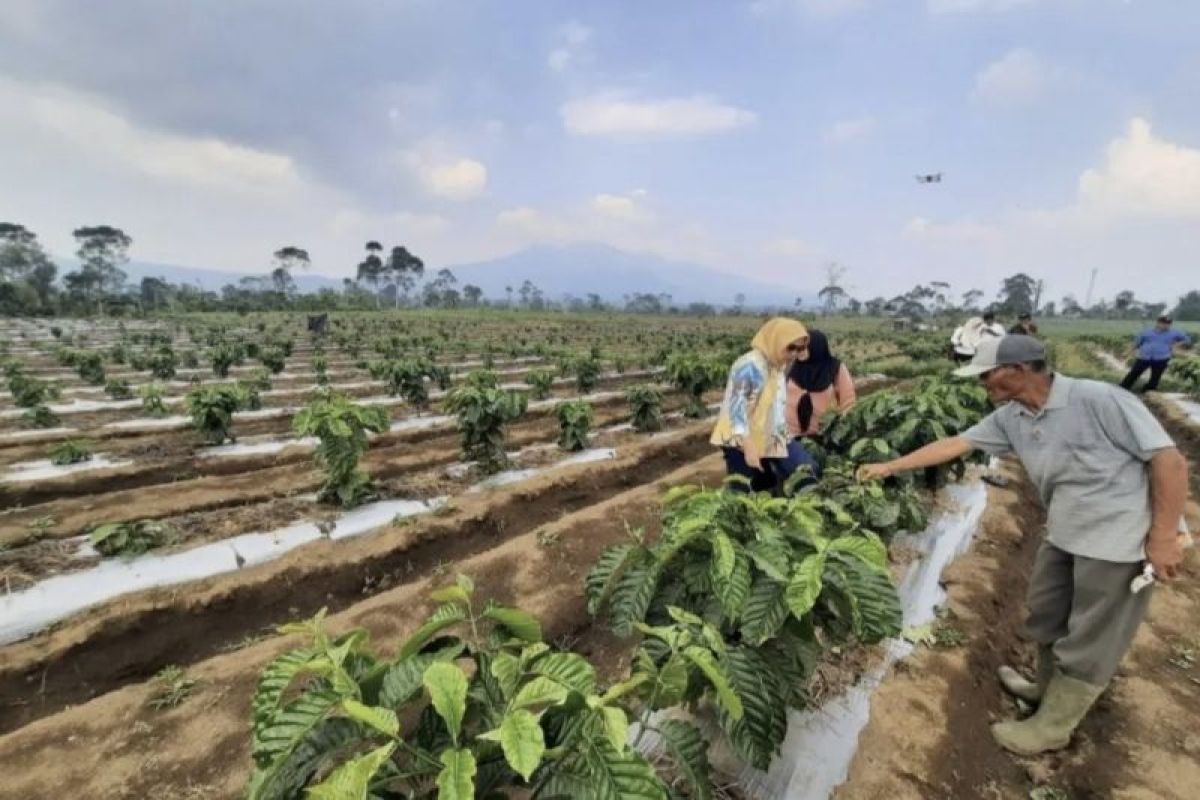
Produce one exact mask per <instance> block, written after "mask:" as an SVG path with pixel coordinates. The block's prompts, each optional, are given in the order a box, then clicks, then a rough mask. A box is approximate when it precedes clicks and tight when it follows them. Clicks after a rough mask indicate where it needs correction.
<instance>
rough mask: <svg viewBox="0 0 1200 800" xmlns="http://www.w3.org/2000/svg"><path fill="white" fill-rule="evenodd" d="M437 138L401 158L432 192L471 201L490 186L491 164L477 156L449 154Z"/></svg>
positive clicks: (407, 152) (409, 151)
mask: <svg viewBox="0 0 1200 800" xmlns="http://www.w3.org/2000/svg"><path fill="white" fill-rule="evenodd" d="M445 150H446V148H445V147H443V146H442V145H441V144H439V143H438V142H435V141H428V142H424V143H422V144H420V145H418V146H417V147H415V148H413V149H411V150H408V151H406V152H404V153H403V154H402V155H401V161H402V162H403V163H404V164H405V165H406V166H407V167H408V168H409V169H410V170H411V171H412V172H413V173H414V174H415V175H416V176H417V178H418V179H419V180H420V181H421V185H422V186H424V187H425V190H426V191H427V192H429V193H430V194H433V195H436V196H438V197H444V198H446V199H448V200H471V199H473V198H475V197H478V196H479V195H481V194H483V191H484V189H486V188H487V167H486V166H484V164H483V163H482V162H479V161H476V160H475V159H473V158H464V157H461V156H448V155H445Z"/></svg>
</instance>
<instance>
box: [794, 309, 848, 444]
mask: <svg viewBox="0 0 1200 800" xmlns="http://www.w3.org/2000/svg"><path fill="white" fill-rule="evenodd" d="M856 399H857V395H855V393H854V380H853V378H851V377H850V370H848V369H846V365H845V364H843V363H842V362H841V361H840V360H838V359H837V358H834V356H833V353H831V352H830V351H829V339H828V338H826V336H825V334H824V333H822V332H821V331H818V330H811V329H810V330H809V342H808V350H807V351H806V352H802V353H799V354H797V356H796V361H795V363H793V364H792V368H791V369H790V370H788V379H787V421H788V431H789V433H791V435H792V436H793V437H797V436H816V435H817V434H818V433H820V432H821V416H822V415H823V414H824V413H825V412H826V411H828V410H830V409H837V410H840V411H844V410H846V409H847V408H849V407H850V406H852V405H854V402H855V400H856Z"/></svg>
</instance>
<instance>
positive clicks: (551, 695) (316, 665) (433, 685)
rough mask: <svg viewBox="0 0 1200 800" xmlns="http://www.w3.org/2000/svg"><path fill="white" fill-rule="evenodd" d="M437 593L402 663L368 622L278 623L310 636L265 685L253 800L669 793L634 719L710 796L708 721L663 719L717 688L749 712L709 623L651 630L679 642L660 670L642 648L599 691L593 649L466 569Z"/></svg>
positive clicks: (730, 705)
mask: <svg viewBox="0 0 1200 800" xmlns="http://www.w3.org/2000/svg"><path fill="white" fill-rule="evenodd" d="M431 597H432V599H433V600H434V601H436V602H437V603H439V604H440V605H438V607H437V609H436V610H435V611H434V612H433V614H432V615H431V616H430V617H429V618H428V619H427V621H426V622H425V623H424V624H423V625H422V626H421V627H419V628H417V630H416V631H415V632H413V633H412V635H411V636H410V637H409V638H408V639H407V640H406V641H405V642H404V643H403V644H402V645H401V646H400V650H399V653H398V654H397V656H396V657H395V658H394V659H386V658H383V657H381V656H380V655H379V654H378V653H377V652H376V651H375V650H374V649H373V648H371V647H370V646H369V643H368V640H367V635H366V632H365V631H363V630H361V629H358V630H352V631H349V632H347V633H345V634H342V635H341V636H337V637H331V636H330V635H329V634H328V633H326V631H325V628H324V624H323V616H324V612H323V611H322V612H321V613H318V614H317V616H316V617H314V618H313V619H311V620H309V621H307V622H304V623H299V624H292V625H286V626H284V627H283V628H281V632H282V633H302V634H305V635H306V636H307V639H308V642H307V644H305V645H304V646H303V647H301V648H299V649H296V650H292V651H289V652H287V653H285V654H283V655H282V656H280V657H278V658H277V659H275V660H274V661H272V662H271V663H270V664H269V665H268V666H267V667H266V669H265V670H264V672H263V674H262V676H261V678H260V680H259V684H258V689H257V691H256V692H255V694H254V698H253V701H252V715H251V717H252V718H251V724H252V731H253V739H252V744H251V757H252V759H253V772H252V774H251V777H250V783H249V787H248V790H247V798H248V800H292V799H293V798H295V799H297V800H298V798H300V797H301V796H302V794H303V796H304V797H309V798H326V799H327V800H332V799H333V798H367V797H370V798H378V800H400V799H401V798H415V799H417V800H433V798H438V800H472V799H473V798H483V797H508V796H524V797H533V798H568V797H569V798H592V797H594V798H612V799H613V800H617V798H621V799H622V800H626V799H628V800H643V799H645V800H667V798H668V797H673V796H676V794H675V792H674V791H673V789H672V786H671V785H670V784H669V783H668V781H667V779H666V778H665V776H660V775H659V774H658V773H657V772H656V769H655V766H654V765H652V764H651V763H650V762H649V761H647V760H646V759H645V757H643V756H642V755H641V754H640V753H639V752H638V750H637V748H636V747H635V746H632V745H631V744H630V742H629V738H630V737H629V731H630V718H631V717H636V716H638V715H640V718H641V719H640V721H641V722H642V723H643V727H642V733H641V734H640V735H644V733H645V732H646V731H647V730H652V731H653V732H655V733H657V734H658V735H659V736H661V737H662V738H663V740H664V743H665V744H666V748H665V749H666V755H665V757H664V759H663V767H664V768H665V769H666V770H668V771H669V774H670V775H671V776H677V777H678V778H679V780H680V783H681V785H680V786H679V789H680V790H682V791H684V792H685V793H686V794H687V795H688V796H691V797H696V798H709V797H712V792H713V787H712V785H711V779H710V777H709V775H710V767H709V764H708V759H707V745H706V743H705V742H704V740H703V738H702V736H701V734H700V732H699V731H698V730H697V729H696V728H695V727H694V726H692V725H690V724H688V723H686V722H682V721H680V720H665V721H656V720H657V717H656V716H652V711H653V710H654V709H658V708H667V707H669V706H670V705H673V704H678V703H680V702H682V701H683V699H684V697H685V696H686V695H687V693H688V692H689V691H690V692H693V693H697V692H699V691H702V690H703V689H704V688H705V687H715V688H713V691H714V692H715V693H716V694H717V696H718V697H720V698H722V703H723V705H722V706H721V708H722V710H723V712H725V713H728V714H729V715H731V716H737V717H739V718H740V717H741V716H742V708H741V706H740V699H739V698H738V697H737V696H736V695H735V694H734V693H733V691H732V689H731V687H730V685H729V683H728V680H727V679H726V677H725V675H724V673H723V671H722V670H721V669H720V666H719V664H718V660H719V655H718V654H717V653H715V652H714V651H713V650H712V649H711V646H712V642H710V641H708V640H707V639H705V637H704V634H703V633H701V634H700V635H696V634H694V633H693V632H692V630H691V629H690V628H683V627H680V628H679V629H672V628H663V629H662V630H661V631H654V632H653V633H650V634H648V635H651V636H657V637H660V638H656V639H655V641H659V642H662V644H663V646H662V647H661V648H659V649H663V650H669V652H670V655H669V656H666V657H665V660H664V665H663V666H662V667H660V666H659V664H657V663H656V662H655V660H654V658H653V657H651V656H649V655H646V656H644V657H641V658H640V663H638V665H637V666H636V667H635V669H634V671H633V672H632V674H631V675H630V676H629V678H628V679H627V680H625V681H622V682H620V683H618V684H616V685H614V686H612V687H609V688H608V689H607V690H603V689H602V687H600V685H599V682H598V680H597V677H596V669H595V667H594V666H593V665H592V664H591V663H590V662H589V661H588V660H587V659H586V658H584V657H583V656H581V655H578V654H576V653H571V652H567V651H561V650H556V649H554V648H552V647H551V646H550V645H548V644H546V643H545V642H543V641H542V628H541V624H540V623H539V622H538V620H537V619H536V618H535V617H533V616H531V615H529V614H527V613H526V612H524V611H521V610H520V609H517V608H512V607H508V606H503V605H499V604H496V603H494V602H489V603H486V604H484V605H483V607H482V608H480V607H479V606H478V604H477V603H476V601H475V599H474V585H473V584H472V582H471V581H470V580H469V579H468V578H466V577H465V576H459V578H458V580H457V582H456V583H454V584H451V585H449V586H446V587H444V588H442V589H439V590H437V591H435V592H434V593H433V594H432V595H431ZM670 701H673V702H670ZM402 720H404V721H406V722H405V724H404V725H403V730H402V724H401V721H402ZM409 720H411V721H412V722H411V723H410V722H407V721H409ZM510 793H515V795H513V794H510Z"/></svg>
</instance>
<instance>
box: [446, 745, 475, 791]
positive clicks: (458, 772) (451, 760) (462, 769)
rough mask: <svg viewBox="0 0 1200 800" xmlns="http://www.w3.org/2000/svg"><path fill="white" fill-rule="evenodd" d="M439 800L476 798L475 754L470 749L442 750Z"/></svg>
mask: <svg viewBox="0 0 1200 800" xmlns="http://www.w3.org/2000/svg"><path fill="white" fill-rule="evenodd" d="M441 760H442V764H443V766H442V771H441V772H439V773H438V777H437V785H438V800H475V756H474V755H473V754H472V753H471V751H470V750H465V749H464V750H444V751H442V759H441Z"/></svg>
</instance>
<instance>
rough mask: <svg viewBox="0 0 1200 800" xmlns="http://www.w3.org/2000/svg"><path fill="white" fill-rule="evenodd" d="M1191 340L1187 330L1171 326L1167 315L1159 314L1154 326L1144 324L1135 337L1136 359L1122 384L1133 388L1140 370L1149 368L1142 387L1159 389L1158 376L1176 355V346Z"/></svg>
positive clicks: (1146, 390)
mask: <svg viewBox="0 0 1200 800" xmlns="http://www.w3.org/2000/svg"><path fill="white" fill-rule="evenodd" d="M1191 343H1192V340H1191V337H1189V336H1188V335H1187V334H1186V333H1184V332H1183V331H1179V330H1174V329H1172V328H1171V318H1170V317H1168V316H1166V315H1165V314H1164V315H1163V316H1161V317H1159V318H1158V321H1157V322H1155V324H1154V327H1153V328H1147V329H1146V330H1144V331H1142V332H1141V333H1139V334H1138V335H1137V337H1135V338H1134V340H1133V347H1134V350H1136V353H1137V359H1136V360H1134V362H1133V366H1132V367H1130V369H1129V374H1128V375H1126V376H1125V379H1124V380H1122V381H1121V387H1122V388H1125V389H1128V390H1129V391H1133V385H1134V384H1135V383H1137V381H1138V378H1140V377H1142V373H1143V372H1145V371H1146V370H1150V380H1148V381H1146V385H1145V387H1144V388H1143V389H1142V391H1144V392H1153V391H1155V390H1156V389H1158V381H1159V379H1160V378H1162V376H1163V373H1164V372H1166V371H1167V365H1168V364H1169V363H1170V362H1171V356H1173V355H1175V351H1176V348H1178V347H1181V346H1184V347H1186V346H1187V345H1190V344H1191Z"/></svg>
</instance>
